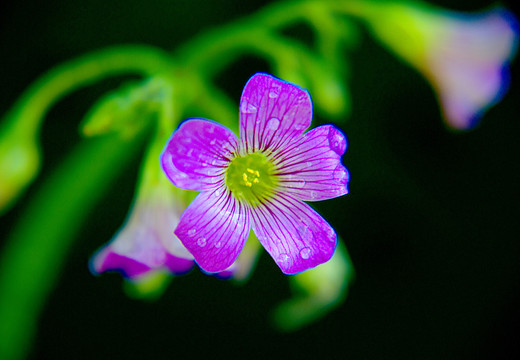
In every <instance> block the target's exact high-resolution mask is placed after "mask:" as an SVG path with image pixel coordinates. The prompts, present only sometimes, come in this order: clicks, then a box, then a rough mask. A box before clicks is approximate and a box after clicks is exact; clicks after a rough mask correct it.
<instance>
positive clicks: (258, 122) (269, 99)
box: [240, 74, 312, 153]
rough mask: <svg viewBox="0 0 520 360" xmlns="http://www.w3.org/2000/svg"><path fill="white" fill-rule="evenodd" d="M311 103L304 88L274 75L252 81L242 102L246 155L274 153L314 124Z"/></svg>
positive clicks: (261, 76) (241, 115)
mask: <svg viewBox="0 0 520 360" xmlns="http://www.w3.org/2000/svg"><path fill="white" fill-rule="evenodd" d="M311 120H312V104H311V99H310V96H309V93H308V92H307V91H306V90H303V89H302V88H300V87H298V86H296V85H293V84H290V83H288V82H285V81H282V80H279V79H277V78H275V77H273V76H271V75H267V74H256V75H254V76H253V77H251V78H250V79H249V81H248V82H247V84H246V86H245V87H244V91H243V92H242V98H241V100H240V142H241V147H242V148H241V149H242V151H245V152H247V153H253V152H255V151H264V150H273V149H276V148H278V147H281V146H284V145H285V144H288V143H290V142H291V140H292V139H293V138H294V137H295V136H297V135H300V134H302V133H303V132H304V131H305V130H306V129H307V128H308V127H309V126H310V124H311Z"/></svg>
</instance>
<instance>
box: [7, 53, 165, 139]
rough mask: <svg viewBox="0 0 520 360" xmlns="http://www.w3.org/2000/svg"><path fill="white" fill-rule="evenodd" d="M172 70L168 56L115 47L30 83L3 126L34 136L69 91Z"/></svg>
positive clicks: (93, 54) (86, 56)
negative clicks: (108, 79) (122, 77)
mask: <svg viewBox="0 0 520 360" xmlns="http://www.w3.org/2000/svg"><path fill="white" fill-rule="evenodd" d="M168 66H171V61H170V57H169V55H168V54H167V53H165V52H162V51H160V50H157V49H155V48H152V47H146V46H118V47H112V48H108V49H105V50H101V51H98V52H95V53H92V54H89V55H85V56H83V57H80V58H78V59H75V60H73V61H70V62H67V63H65V64H63V65H60V66H57V67H55V68H54V69H52V70H50V71H49V72H48V73H46V74H45V75H43V76H42V77H41V78H40V79H38V80H37V81H36V82H35V83H33V84H32V85H31V86H30V87H29V88H28V89H27V90H26V91H25V93H24V94H23V95H22V96H21V97H20V98H19V100H18V101H17V102H16V103H15V105H14V106H13V107H12V108H11V110H10V111H9V112H8V113H7V114H6V115H5V119H6V121H8V123H7V124H6V126H13V127H16V130H19V131H23V132H24V133H25V134H27V133H29V134H32V135H34V136H36V135H37V133H38V131H39V128H40V124H41V120H42V118H43V116H44V115H45V113H46V112H47V111H48V110H49V108H50V107H51V106H52V105H53V104H54V103H55V102H57V101H58V100H59V99H60V98H62V97H63V96H64V95H66V94H68V93H70V92H71V91H73V90H75V89H78V88H81V87H84V86H87V85H90V84H92V83H94V82H96V81H99V80H101V79H102V78H105V77H107V76H114V75H119V74H124V73H136V74H140V75H143V76H149V75H152V74H155V73H157V72H159V71H162V70H163V69H165V68H166V67H168Z"/></svg>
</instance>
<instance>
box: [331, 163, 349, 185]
mask: <svg viewBox="0 0 520 360" xmlns="http://www.w3.org/2000/svg"><path fill="white" fill-rule="evenodd" d="M332 176H333V177H334V180H337V181H343V180H345V179H346V178H348V174H347V171H346V170H345V168H344V167H343V165H341V164H338V166H336V168H335V169H334V172H333V173H332Z"/></svg>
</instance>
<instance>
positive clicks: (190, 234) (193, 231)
mask: <svg viewBox="0 0 520 360" xmlns="http://www.w3.org/2000/svg"><path fill="white" fill-rule="evenodd" d="M195 232H196V231H195V229H189V230H188V235H189V236H193V235H195Z"/></svg>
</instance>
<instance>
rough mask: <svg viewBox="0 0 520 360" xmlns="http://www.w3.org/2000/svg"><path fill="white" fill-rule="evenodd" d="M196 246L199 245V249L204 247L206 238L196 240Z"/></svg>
mask: <svg viewBox="0 0 520 360" xmlns="http://www.w3.org/2000/svg"><path fill="white" fill-rule="evenodd" d="M197 245H199V246H200V247H204V246H206V238H205V237H200V238H198V240H197Z"/></svg>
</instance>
